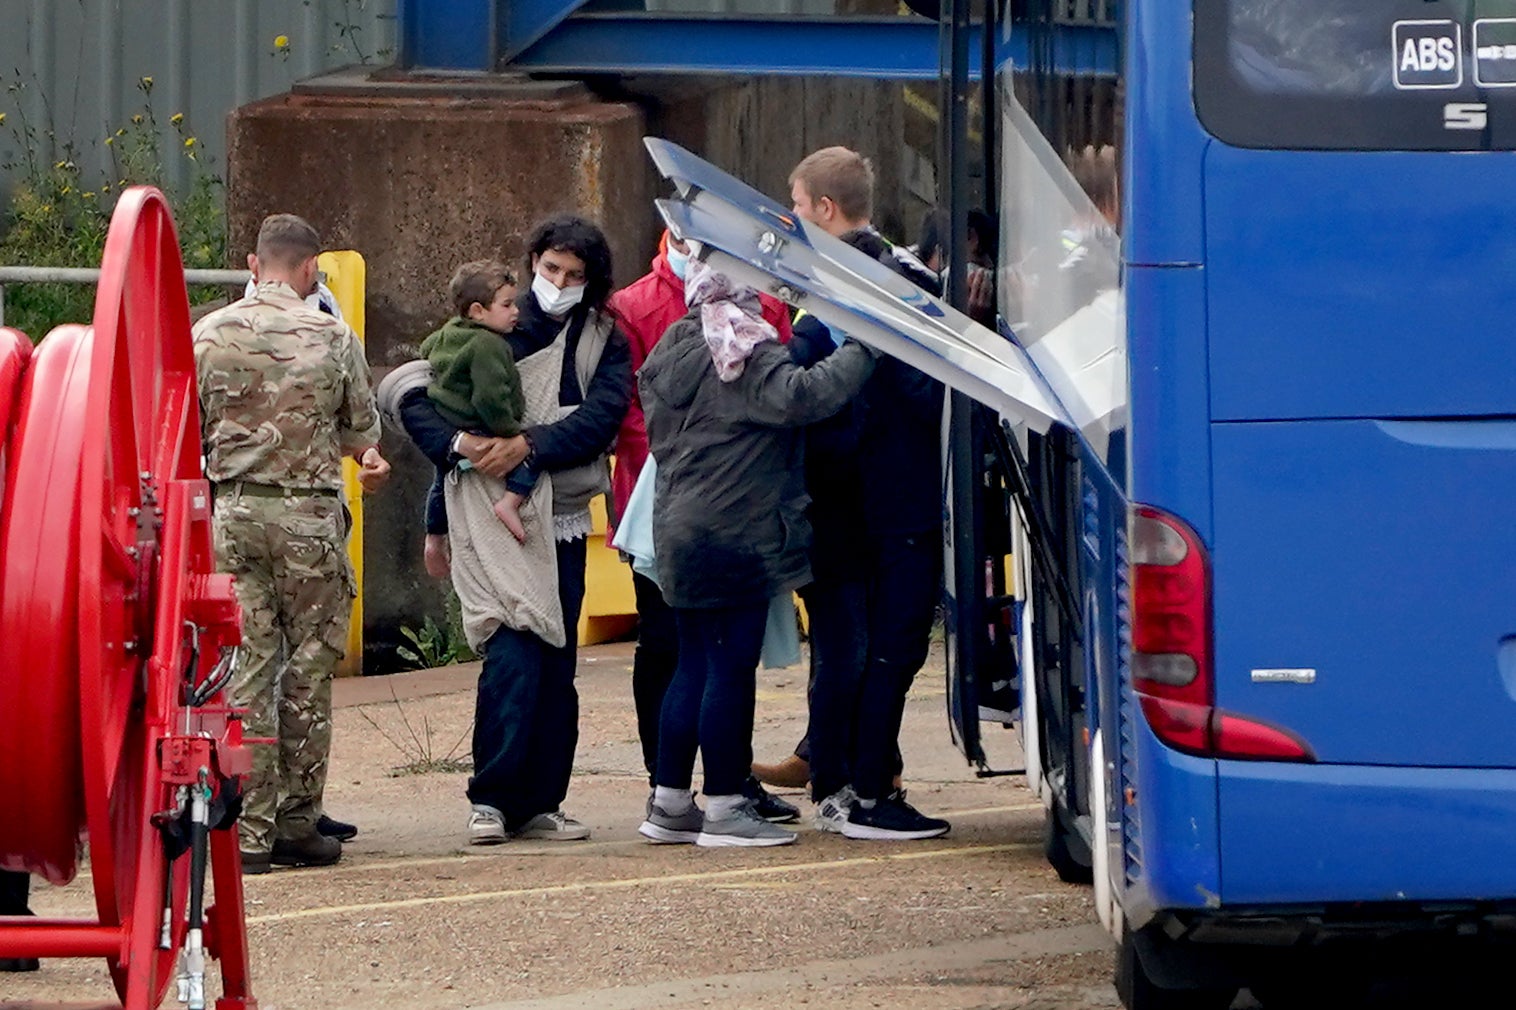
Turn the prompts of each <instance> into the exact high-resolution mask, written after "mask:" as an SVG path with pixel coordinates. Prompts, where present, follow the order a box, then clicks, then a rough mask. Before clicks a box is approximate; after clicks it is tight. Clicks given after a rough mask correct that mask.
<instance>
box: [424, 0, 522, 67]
mask: <svg viewBox="0 0 1516 1010" xmlns="http://www.w3.org/2000/svg"><path fill="white" fill-rule="evenodd" d="M505 2H506V3H507V4H509V3H511V2H513V0H505ZM499 13H500V12H499V10H498V8H497V0H445V2H444V0H396V3H395V17H396V19H397V21H398V25H397V28H398V32H397V37H398V38H399V40H400V52H399V54H398V57H397V59H396V64H397V65H398V66H399V67H401V68H402V69H405V70H493V69H495V65H496V64H497V63H498V62H499V58H500V54H499V52H498V50H497V49H496V44H495V43H496V39H497V38H498V37H499V31H498V29H497V27H496V26H497V25H498V24H499V23H500V20H499Z"/></svg>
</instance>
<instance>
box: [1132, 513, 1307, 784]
mask: <svg viewBox="0 0 1516 1010" xmlns="http://www.w3.org/2000/svg"><path fill="white" fill-rule="evenodd" d="M1127 542H1128V544H1129V545H1130V550H1131V556H1132V686H1133V687H1134V689H1135V690H1136V692H1137V695H1138V697H1139V700H1140V703H1141V705H1142V713H1143V716H1144V717H1145V718H1146V719H1147V721H1148V725H1149V726H1150V727H1151V728H1152V730H1153V733H1154V735H1155V736H1157V737H1158V739H1160V740H1162V741H1163V742H1164V743H1165V744H1168V745H1169V746H1170V747H1173V748H1175V749H1176V750H1181V751H1184V752H1186V753H1189V754H1196V755H1200V756H1202V757H1216V758H1242V759H1251V760H1264V761H1314V760H1316V755H1315V754H1314V753H1313V752H1312V750H1311V748H1310V746H1309V745H1308V744H1306V743H1305V742H1304V741H1303V740H1301V739H1300V738H1299V737H1297V736H1295V735H1294V734H1293V733H1290V732H1289V731H1288V730H1283V729H1279V728H1278V727H1275V726H1270V725H1268V724H1267V723H1262V722H1258V721H1255V720H1252V719H1248V718H1246V717H1245V716H1240V715H1236V714H1234V713H1231V712H1223V711H1221V710H1219V709H1217V708H1216V682H1215V669H1214V657H1213V655H1212V649H1211V566H1210V558H1209V556H1208V555H1207V554H1206V550H1205V547H1204V545H1203V544H1201V542H1200V537H1198V536H1197V535H1196V534H1195V531H1194V530H1192V529H1190V527H1189V525H1188V524H1187V523H1185V522H1184V521H1183V520H1181V519H1178V518H1177V517H1175V516H1172V515H1169V514H1168V513H1166V512H1163V511H1160V510H1159V509H1155V508H1151V507H1149V506H1146V505H1136V506H1133V507H1132V510H1131V515H1130V526H1129V529H1128V538H1127Z"/></svg>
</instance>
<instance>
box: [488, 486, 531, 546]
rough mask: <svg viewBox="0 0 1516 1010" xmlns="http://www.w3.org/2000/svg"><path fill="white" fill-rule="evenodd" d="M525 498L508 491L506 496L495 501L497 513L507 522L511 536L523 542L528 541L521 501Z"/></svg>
mask: <svg viewBox="0 0 1516 1010" xmlns="http://www.w3.org/2000/svg"><path fill="white" fill-rule="evenodd" d="M525 500H526V497H525V496H524V495H519V494H517V493H516V492H514V491H507V492H506V493H505V497H503V498H501V499H500V500H499V501H497V502H496V503H495V515H497V516H499V517H500V521H501V522H503V523H505V528H506V529H508V530H510V531H511V536H513V537H515V538H516V540H517V541H518V542H520V543H523V544H524V543H526V527H525V526H524V525H522V522H521V503H522V502H523V501H525Z"/></svg>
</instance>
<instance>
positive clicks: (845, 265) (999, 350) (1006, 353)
mask: <svg viewBox="0 0 1516 1010" xmlns="http://www.w3.org/2000/svg"><path fill="white" fill-rule="evenodd" d="M645 143H646V144H647V147H648V151H649V152H650V153H651V155H652V157H653V161H654V162H655V163H656V165H657V167H658V170H659V171H660V172H661V173H662V174H663V175H664V176H665V177H666V178H668V179H669V180H670V181H671V182H673V183H674V186H675V189H676V193H677V196H676V197H675V198H673V199H667V200H660V201H659V202H658V209H659V211H660V212H661V213H662V215H663V218H664V220H665V221H666V222H667V223H668V226H669V228H670V230H672V231H673V233H674V234H675V235H677V236H679V237H680V238H681V239H683V240H685V241H694V242H698V243H700V245H701V249H700V251H699V257H700V258H701V259H703V260H704V261H706V262H707V263H709V264H710V265H711V266H712V267H714V268H715V269H717V270H720V271H721V272H723V273H725V274H727V275H729V276H731V277H732V278H734V279H735V280H737V281H740V282H741V283H744V284H748V285H751V286H752V287H754V288H756V289H758V290H760V291H763V292H766V293H768V294H771V295H773V296H775V297H776V298H779V299H780V300H782V301H785V302H788V303H789V304H791V305H795V306H797V307H799V308H802V309H804V310H805V311H807V312H809V313H811V314H812V315H814V316H816V317H817V318H818V319H820V320H821V321H822V322H823V323H825V324H827V326H829V327H831V328H832V329H833V330H834V331H840V332H843V333H846V334H848V335H850V336H852V337H855V338H856V339H858V340H860V341H862V342H863V343H865V344H868V345H869V346H871V347H873V348H875V349H877V350H879V351H882V352H884V353H886V354H889V355H892V356H893V357H896V358H899V359H900V360H902V361H904V362H906V363H907V364H909V365H912V366H913V367H915V368H918V369H920V370H921V371H922V372H924V373H926V374H927V375H929V376H931V377H932V378H934V379H937V380H938V381H940V382H942V383H943V384H944V385H946V386H947V387H948V388H949V389H951V390H954V391H956V392H959V393H963V394H965V395H967V396H968V397H970V398H972V399H973V400H974V401H976V402H977V403H978V404H980V405H982V406H983V408H985V410H986V411H987V412H992V413H993V415H994V417H995V420H996V422H997V423H994V424H985V425H983V426H981V427H980V430H979V433H978V435H977V437H978V438H979V439H980V440H981V443H982V444H983V445H985V446H986V449H987V454H990V455H993V451H992V450H989V449H988V446H989V443H990V439H991V438H993V437H995V429H997V428H998V427H999V426H1000V424H1005V423H1008V424H1010V425H1013V426H1015V427H1017V428H1024V429H1026V430H1029V431H1032V432H1038V433H1046V432H1048V431H1050V430H1052V429H1054V428H1055V427H1060V428H1064V429H1069V430H1075V427H1076V426H1075V423H1074V421H1073V420H1072V418H1071V416H1070V413H1069V411H1068V410H1067V409H1066V408H1065V407H1064V406H1063V404H1062V403H1061V402H1060V401H1059V399H1058V397H1057V396H1056V395H1055V394H1054V392H1053V391H1052V389H1051V388H1050V387H1049V386H1048V384H1047V382H1046V381H1045V380H1044V378H1043V376H1042V375H1041V374H1040V373H1039V371H1038V369H1037V366H1036V365H1034V364H1033V362H1032V359H1031V358H1030V357H1028V355H1027V353H1026V351H1025V350H1024V349H1023V348H1022V347H1021V346H1020V345H1019V344H1018V343H1016V342H1015V341H1014V340H1011V339H1007V338H1004V337H1002V336H1000V335H998V334H996V333H993V332H991V331H990V330H988V329H985V328H984V327H983V326H980V325H979V324H978V323H975V322H974V321H973V320H971V319H969V318H968V317H967V316H965V315H963V314H962V313H960V312H958V311H956V310H955V309H953V308H952V307H950V306H949V305H947V304H946V303H945V302H943V301H941V300H940V299H937V298H934V297H933V296H931V295H929V294H927V293H925V292H923V291H922V290H921V289H920V288H918V287H916V286H915V285H914V284H912V283H911V282H910V281H909V280H907V279H905V278H904V277H901V276H899V275H898V274H896V273H894V272H893V271H891V270H890V269H889V268H888V267H886V266H885V265H884V264H882V263H879V262H877V261H875V260H873V259H871V258H869V257H868V256H865V255H864V254H863V253H861V252H859V251H858V250H856V249H854V248H853V247H852V246H850V245H848V244H847V243H845V242H842V241H841V240H839V239H837V238H834V237H832V236H831V235H828V234H826V233H825V232H823V231H821V230H820V229H819V228H813V227H808V226H807V225H806V223H805V222H803V221H800V220H799V219H797V218H796V217H795V215H794V214H792V213H791V212H790V211H789V210H788V209H786V208H784V207H782V206H780V205H779V204H778V203H776V202H774V201H773V200H771V199H769V198H768V197H766V196H764V195H763V194H761V193H759V192H757V191H756V190H754V189H752V188H751V187H749V186H747V185H746V184H744V183H742V182H739V181H738V180H736V179H733V178H732V177H731V176H729V175H727V174H725V173H724V172H721V171H720V170H719V169H717V168H715V167H714V166H712V165H710V164H709V163H707V162H705V161H703V160H701V159H700V158H698V157H696V156H695V155H693V154H690V153H689V152H688V151H686V150H684V149H683V148H681V147H679V146H678V145H676V144H672V143H669V142H668V141H665V140H659V139H655V138H648V139H647V140H646V141H645ZM987 420H988V419H987ZM986 430H988V434H986ZM953 437H976V436H971V435H970V434H969V433H962V434H959V433H955V434H954V435H953ZM1023 477H1024V475H1023ZM943 480H944V486H945V487H946V486H948V481H949V475H948V474H947V473H946V472H944V475H943ZM976 483H977V481H976ZM1024 483H1025V482H1024V479H1023V481H1022V484H1024ZM1007 484H1008V486H1010V485H1011V482H1007ZM984 504H985V503H984V502H976V503H974V505H973V507H972V508H971V509H970V510H969V511H970V512H976V511H977V512H979V514H980V515H982V514H983V512H982V511H980V510H981V509H982V508H983V506H984ZM958 511H959V510H957V509H954V510H951V512H950V524H949V527H948V529H947V531H946V532H947V536H948V538H949V539H948V540H946V541H945V542H946V543H947V544H951V543H952V539H951V537H952V536H953V535H954V530H955V527H954V526H953V525H951V524H952V523H955V522H959V521H966V520H965V517H964V516H961V515H957V514H954V513H957V512H958ZM996 512H999V513H1001V514H1006V513H1005V510H1004V509H1003V508H1001V509H997V508H995V506H994V505H993V503H991V504H990V513H991V516H992V517H993V515H994V514H995V513H996ZM967 518H968V519H972V518H974V517H973V516H972V515H970V516H969V517H967ZM996 533H997V537H998V538H999V539H1001V540H1005V539H1007V537H1008V531H1007V530H998V531H996ZM987 539H995V538H987ZM945 553H946V554H947V557H948V564H949V565H951V562H952V551H951V550H948V551H946V552H945ZM981 556H984V557H994V555H990V554H987V553H985V552H981ZM1001 556H1003V552H1002V555H1001ZM946 584H947V586H948V587H949V589H950V590H951V587H952V586H953V584H954V581H953V577H952V572H951V568H949V571H948V572H947V578H946ZM1001 588H1002V590H1003V587H1001ZM988 591H989V594H991V595H994V594H995V593H996V583H995V582H994V580H993V579H991V583H990V585H989V590H988ZM947 607H948V614H949V622H948V624H949V626H948V633H949V635H956V634H961V633H963V632H964V629H960V628H955V627H953V623H954V620H953V615H955V614H956V613H957V607H956V606H955V601H954V600H953V598H952V597H951V596H949V598H948V600H947ZM971 633H973V634H977V635H981V636H982V635H986V634H988V633H989V628H988V627H984V628H976V629H972V632H971ZM1000 634H1001V635H1008V634H1009V628H1008V627H1007V628H1002V629H1001V630H1000ZM951 651H952V650H950V653H951ZM981 655H983V656H985V657H986V658H987V660H989V661H991V662H993V661H994V660H995V657H999V658H1000V660H1001V661H1003V662H1010V663H1014V658H1013V655H1014V654H1013V653H1012V652H1011V651H1010V650H1009V649H996V648H992V649H989V650H981ZM1007 679H1008V677H1007V671H1006V670H1001V671H998V672H997V671H995V670H988V669H986V670H981V671H975V670H971V669H965V668H962V665H961V664H960V665H959V666H958V667H957V668H954V669H952V670H951V672H950V676H949V680H948V700H949V705H948V708H949V715H950V717H951V719H952V723H953V731H954V736H955V739H956V741H957V743H958V744H959V746H960V748H961V749H962V750H963V751H964V753H965V755H966V756H967V757H968V758H969V759H970V760H971V761H974V762H975V763H976V764H979V765H981V766H983V765H984V755H983V751H982V749H981V748H980V746H979V717H980V713H979V708H980V706H979V692H978V691H976V690H975V684H976V681H982V682H986V683H993V682H994V681H996V680H999V681H1000V682H1001V684H1002V685H1003V684H1004V683H1005V681H1006V680H1007ZM1011 703H1012V700H1006V698H1005V694H1004V691H1002V700H1001V701H1000V704H999V705H998V706H997V707H999V708H1002V709H1003V708H1005V706H1007V705H1009V704H1011Z"/></svg>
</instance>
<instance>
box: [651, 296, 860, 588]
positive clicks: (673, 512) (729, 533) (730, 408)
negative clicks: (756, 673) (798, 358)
mask: <svg viewBox="0 0 1516 1010" xmlns="http://www.w3.org/2000/svg"><path fill="white" fill-rule="evenodd" d="M873 368H874V357H873V352H872V351H870V350H868V349H867V348H865V347H863V346H862V345H861V344H857V343H853V342H851V341H850V342H848V343H847V344H845V345H843V347H841V348H840V349H839V350H838V351H837V352H836V353H835V354H833V355H831V356H830V357H828V358H827V359H826V360H825V361H823V362H821V363H820V364H818V365H815V366H814V367H812V368H803V367H801V366H799V365H797V364H795V363H794V361H792V360H791V358H790V353H789V351H788V350H786V349H785V348H784V346H783V345H781V344H779V343H778V342H777V341H771V342H767V343H763V344H760V345H759V346H758V347H757V348H756V349H755V350H754V351H753V355H752V357H751V358H749V359H748V361H747V366H746V368H745V369H744V370H743V373H742V375H741V376H739V377H738V378H737V379H735V380H734V381H732V382H722V381H721V380H720V379H718V378H717V376H716V368H715V366H714V365H713V364H712V363H711V354H710V351H709V349H708V348H707V347H706V343H705V337H704V334H703V333H702V332H701V328H700V317H699V314H698V313H691V314H690V315H687V316H685V317H684V318H683V319H681V320H679V321H678V322H676V323H675V324H674V325H673V326H671V327H669V330H668V333H666V334H665V335H664V337H663V339H662V340H661V341H659V343H658V346H657V347H655V348H654V349H653V353H652V354H651V355H649V356H648V359H647V363H646V364H644V365H643V366H642V370H641V371H640V372H639V373H638V387H639V389H640V391H641V396H642V405H643V409H644V410H645V411H646V414H647V431H648V442H649V447H650V448H651V450H652V454H653V458H654V459H656V460H657V461H658V483H657V488H656V491H657V494H656V506H655V509H654V513H653V546H654V548H655V550H656V551H657V554H658V579H659V582H660V584H661V587H662V589H663V596H664V599H666V600H667V601H668V602H669V605H670V606H674V607H680V608H686V609H707V608H713V607H730V606H739V605H743V604H752V603H761V602H765V601H767V600H769V599H771V598H772V597H773V596H775V595H776V594H778V593H781V592H785V591H787V590H791V589H795V588H798V587H799V586H802V585H805V584H806V583H807V582H809V581H810V564H809V562H808V560H807V551H808V549H809V547H810V524H809V523H808V522H807V521H806V518H805V506H806V503H807V498H806V495H805V471H804V448H803V446H804V440H803V437H802V432H801V431H800V428H802V427H803V426H805V425H807V424H813V423H815V422H816V421H819V420H821V419H822V418H825V417H829V416H831V415H832V414H834V413H836V412H837V411H838V410H839V409H841V407H842V406H843V405H844V404H845V403H847V402H848V400H849V399H851V398H852V397H853V396H855V395H856V394H857V392H858V390H859V389H861V388H862V387H863V383H864V382H865V381H866V380H867V379H868V377H869V374H870V373H871V372H872V371H873Z"/></svg>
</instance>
